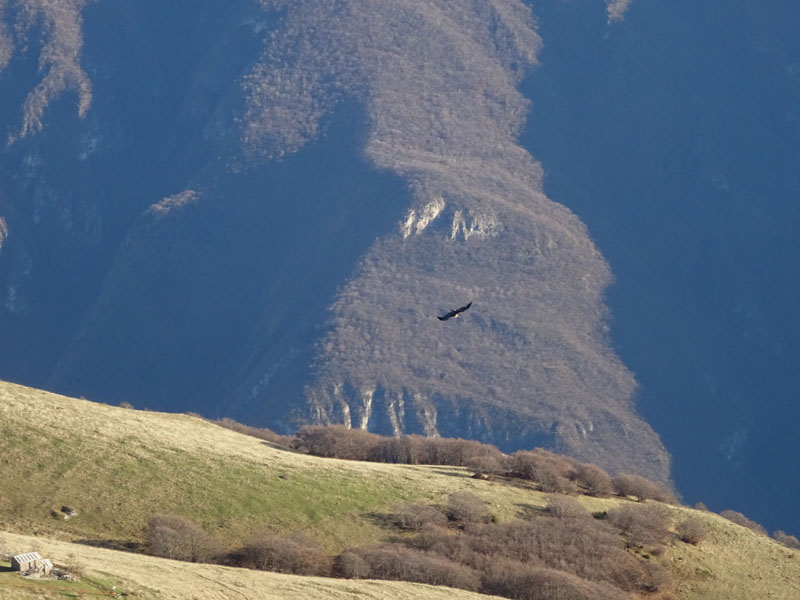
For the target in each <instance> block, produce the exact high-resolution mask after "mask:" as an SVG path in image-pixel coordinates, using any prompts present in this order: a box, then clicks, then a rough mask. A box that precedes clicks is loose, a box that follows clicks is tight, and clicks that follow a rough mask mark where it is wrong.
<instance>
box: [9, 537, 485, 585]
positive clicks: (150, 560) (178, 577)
mask: <svg viewBox="0 0 800 600" xmlns="http://www.w3.org/2000/svg"><path fill="white" fill-rule="evenodd" d="M0 539H5V540H6V544H12V545H15V546H18V547H22V546H24V547H26V548H36V549H37V550H38V551H39V552H40V553H41V554H42V555H43V556H49V557H53V559H54V562H56V563H59V562H61V563H68V562H70V561H77V563H78V564H79V565H81V566H83V568H84V571H85V572H86V574H87V576H88V579H89V581H90V583H88V584H83V583H63V582H55V583H45V582H42V581H34V582H29V583H27V584H24V585H23V584H22V583H20V581H19V580H20V578H19V577H18V576H17V575H16V574H12V573H4V572H3V566H2V563H0V597H2V598H3V599H4V600H28V599H33V598H36V599H40V598H64V597H65V596H66V597H70V596H68V595H67V594H69V593H71V594H79V596H77V597H80V598H92V599H94V598H98V599H99V598H108V596H109V592H110V591H111V588H112V586H116V588H117V590H116V591H118V592H122V593H125V594H129V596H130V597H133V598H136V599H137V600H156V599H158V600H183V599H186V598H202V599H203V600H229V599H231V598H243V599H247V598H250V599H253V600H256V599H260V598H270V600H307V599H309V598H317V599H320V600H343V599H345V598H358V599H359V600H378V599H381V598H392V599H393V600H395V599H396V600H428V599H430V600H448V599H453V598H463V599H465V600H470V599H475V600H478V599H481V598H483V599H486V598H491V596H485V595H482V594H473V593H470V592H466V591H464V590H454V589H450V588H444V587H435V586H430V585H421V584H415V583H405V582H397V581H361V580H359V581H354V580H348V579H330V578H321V577H302V576H298V575H282V574H280V573H265V572H262V571H251V570H249V569H234V568H230V567H220V566H217V565H204V564H196V563H185V562H179V561H173V560H166V559H163V558H155V557H152V556H146V555H140V554H131V553H128V552H118V551H114V550H106V549H103V548H92V547H88V546H81V545H77V544H71V543H67V542H60V541H56V540H51V539H43V538H34V537H30V536H22V535H17V534H8V533H3V534H0Z"/></svg>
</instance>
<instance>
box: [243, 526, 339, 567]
mask: <svg viewBox="0 0 800 600" xmlns="http://www.w3.org/2000/svg"><path fill="white" fill-rule="evenodd" d="M242 554H243V557H244V564H245V566H250V567H253V568H256V569H260V570H262V571H275V572H277V573H291V574H294V575H317V576H326V575H329V574H330V572H331V561H330V559H329V558H328V556H327V555H326V554H325V552H323V550H322V548H320V546H319V544H318V543H317V542H316V541H315V540H314V539H312V538H310V537H308V536H306V535H303V534H290V535H284V536H273V535H269V534H259V535H257V536H255V537H254V538H253V539H252V540H250V542H249V543H248V544H247V545H246V546H245V547H244V551H243V553H242Z"/></svg>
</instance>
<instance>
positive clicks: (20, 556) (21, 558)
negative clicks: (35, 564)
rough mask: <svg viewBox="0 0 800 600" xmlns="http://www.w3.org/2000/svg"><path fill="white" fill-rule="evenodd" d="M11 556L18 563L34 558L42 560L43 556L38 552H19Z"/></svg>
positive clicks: (30, 560)
mask: <svg viewBox="0 0 800 600" xmlns="http://www.w3.org/2000/svg"><path fill="white" fill-rule="evenodd" d="M11 558H12V559H13V560H15V561H16V562H18V563H24V562H32V561H34V560H42V557H41V555H40V554H39V553H38V552H26V553H25V554H17V555H16V556H12V557H11Z"/></svg>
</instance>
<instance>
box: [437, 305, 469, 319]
mask: <svg viewBox="0 0 800 600" xmlns="http://www.w3.org/2000/svg"><path fill="white" fill-rule="evenodd" d="M470 306H472V302H470V303H469V304H467V305H466V306H462V307H461V308H456V309H455V310H451V311H450V312H449V313H447V314H446V315H442V316H441V317H439V316H437V317H436V318H437V319H439V320H440V321H447V319H449V318H451V317H457V316H458V314H459V313H462V312H464V311H465V310H467V309H468V308H469V307H470Z"/></svg>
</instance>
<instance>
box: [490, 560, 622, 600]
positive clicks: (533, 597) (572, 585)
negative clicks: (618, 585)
mask: <svg viewBox="0 0 800 600" xmlns="http://www.w3.org/2000/svg"><path fill="white" fill-rule="evenodd" d="M481 592H482V593H485V594H495V595H498V596H505V597H506V598H513V599H515V600H624V599H626V598H627V596H626V595H625V594H624V593H623V592H621V591H620V590H617V589H615V588H613V587H612V586H610V585H608V584H603V583H592V582H589V581H586V580H584V579H581V578H580V577H576V576H575V575H571V574H569V573H564V572H563V571H556V570H554V569H547V568H541V567H532V566H528V565H522V564H516V565H513V564H510V563H505V564H504V565H503V566H502V567H501V568H499V569H497V570H496V571H494V572H493V573H491V574H489V575H487V576H486V577H484V580H483V585H482V586H481Z"/></svg>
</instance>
